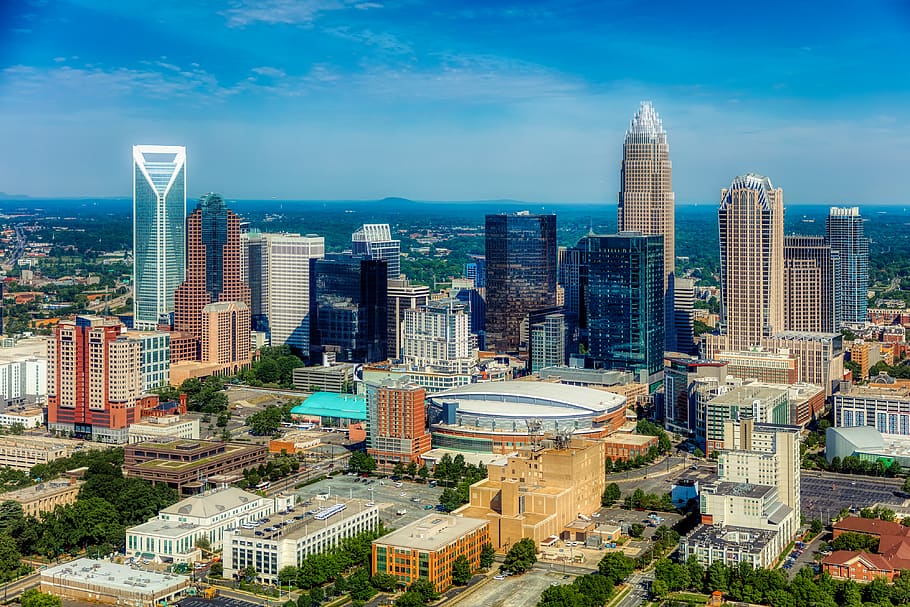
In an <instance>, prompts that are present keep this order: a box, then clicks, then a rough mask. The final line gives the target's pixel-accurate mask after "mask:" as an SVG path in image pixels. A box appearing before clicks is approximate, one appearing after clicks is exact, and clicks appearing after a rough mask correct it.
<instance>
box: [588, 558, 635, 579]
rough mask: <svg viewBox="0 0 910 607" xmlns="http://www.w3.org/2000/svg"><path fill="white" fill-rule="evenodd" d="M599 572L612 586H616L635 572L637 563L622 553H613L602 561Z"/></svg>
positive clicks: (599, 564)
mask: <svg viewBox="0 0 910 607" xmlns="http://www.w3.org/2000/svg"><path fill="white" fill-rule="evenodd" d="M597 570H598V571H599V572H600V575H602V576H604V577H605V578H606V579H607V581H608V582H609V583H610V585H612V586H615V585H616V584H618V583H620V582H621V581H623V580H624V579H626V578H627V577H629V576H630V575H631V574H632V572H633V571H634V570H635V561H633V560H632V559H630V558H629V557H627V556H626V555H625V554H623V553H622V552H611V553H609V554H607V555H606V556H605V557H603V558H602V559H600V563H598V564H597Z"/></svg>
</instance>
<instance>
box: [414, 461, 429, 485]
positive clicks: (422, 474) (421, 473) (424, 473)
mask: <svg viewBox="0 0 910 607" xmlns="http://www.w3.org/2000/svg"><path fill="white" fill-rule="evenodd" d="M417 476H419V477H420V479H421V480H423V481H424V482H426V480H427V478H429V476H430V471H429V469H427V465H426V464H424V465H422V466H421V467H420V469H419V470H417Z"/></svg>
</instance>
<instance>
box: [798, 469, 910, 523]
mask: <svg viewBox="0 0 910 607" xmlns="http://www.w3.org/2000/svg"><path fill="white" fill-rule="evenodd" d="M800 489H801V490H800V498H801V500H802V513H803V514H804V515H805V517H806V518H807V519H808V520H812V519H815V518H817V519H819V520H821V521H822V522H823V523H826V524H827V523H828V522H829V521H830V520H831V519H832V518H834V517H835V516H837V514H838V513H839V512H840V511H841V510H842V509H844V508H851V507H855V508H864V507H867V506H872V505H873V504H884V505H886V506H888V507H890V508H892V509H894V510H906V509H907V505H908V500H907V498H905V497H903V493H902V492H901V480H900V479H894V478H875V477H869V476H857V475H850V474H833V473H830V472H810V471H806V470H804V471H803V473H802V475H801V478H800Z"/></svg>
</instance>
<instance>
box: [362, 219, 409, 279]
mask: <svg viewBox="0 0 910 607" xmlns="http://www.w3.org/2000/svg"><path fill="white" fill-rule="evenodd" d="M351 251H352V252H353V253H354V255H361V256H366V257H369V258H370V259H381V260H382V261H384V262H386V264H387V265H386V268H387V269H388V272H389V274H388V276H389V280H397V279H398V278H399V277H400V276H401V241H400V240H392V231H391V230H390V229H389V224H387V223H365V224H363V225H362V226H360V227H359V228H357V231H356V232H354V233H353V234H351Z"/></svg>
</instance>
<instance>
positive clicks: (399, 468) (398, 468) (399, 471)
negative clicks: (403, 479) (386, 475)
mask: <svg viewBox="0 0 910 607" xmlns="http://www.w3.org/2000/svg"><path fill="white" fill-rule="evenodd" d="M405 471H406V470H405V467H404V464H403V463H401V462H395V466H394V467H393V468H392V474H394V475H395V476H404V475H405Z"/></svg>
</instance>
